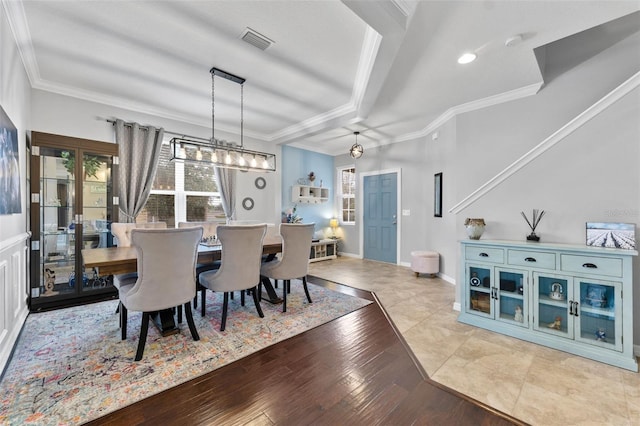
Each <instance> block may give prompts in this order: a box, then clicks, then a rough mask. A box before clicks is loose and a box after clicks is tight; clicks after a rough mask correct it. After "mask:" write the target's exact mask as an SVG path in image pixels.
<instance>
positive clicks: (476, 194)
mask: <svg viewBox="0 0 640 426" xmlns="http://www.w3.org/2000/svg"><path fill="white" fill-rule="evenodd" d="M638 86H640V72H637V73H636V74H634V75H633V76H632V77H630V78H629V79H628V80H626V81H625V82H624V83H622V84H621V85H619V86H618V87H616V88H615V89H613V90H612V91H611V92H609V93H608V94H607V95H605V96H604V97H602V98H601V99H600V100H598V101H597V102H596V103H594V104H593V105H591V106H590V107H589V108H587V109H586V110H584V111H583V112H582V113H580V114H579V115H578V116H576V117H575V118H573V119H572V120H571V121H569V122H568V123H567V124H565V125H564V126H562V127H561V128H560V129H558V130H557V131H555V132H554V133H553V134H552V135H551V136H549V137H548V138H546V139H545V140H543V141H542V142H540V143H539V144H538V145H536V146H535V147H534V148H532V149H531V150H529V151H528V152H527V153H525V154H524V155H523V156H521V157H520V158H518V159H517V160H516V161H514V162H513V163H512V164H510V165H509V166H507V167H506V168H505V169H504V170H502V171H501V172H500V173H498V174H497V175H495V176H494V177H492V178H491V179H489V180H488V181H487V182H486V183H484V184H483V185H482V186H480V187H479V188H478V189H476V190H475V191H473V192H472V193H471V194H469V195H468V196H467V197H465V198H464V199H463V200H462V201H460V202H459V203H458V204H456V205H455V206H453V207H452V208H451V209H449V213H454V214H457V213H460V212H461V211H462V210H464V209H466V208H467V207H469V206H470V205H471V204H473V203H474V202H476V201H477V200H479V199H480V198H482V197H483V196H485V195H486V194H487V193H488V192H490V191H491V190H493V189H494V188H495V187H497V186H498V185H500V184H501V183H502V182H504V181H505V180H507V179H508V178H509V177H511V176H512V175H514V174H515V173H517V172H518V170H520V169H522V168H523V167H525V166H526V165H527V164H529V163H531V162H532V161H533V160H535V159H536V158H538V157H539V156H540V155H542V154H543V153H544V152H545V151H547V150H548V149H549V148H552V147H553V146H554V145H556V144H557V143H559V142H560V141H562V140H564V139H565V138H566V137H567V136H569V135H570V134H571V133H573V132H574V131H576V130H577V129H579V128H580V127H582V126H583V125H584V124H586V123H587V122H589V121H590V120H592V119H593V118H594V117H596V116H597V115H598V114H600V113H601V112H602V111H604V110H606V109H607V108H609V107H610V106H611V105H612V104H614V103H615V102H617V101H618V100H619V99H621V98H622V97H623V96H625V95H626V94H628V93H629V92H631V91H632V90H634V89H635V88H637V87H638Z"/></svg>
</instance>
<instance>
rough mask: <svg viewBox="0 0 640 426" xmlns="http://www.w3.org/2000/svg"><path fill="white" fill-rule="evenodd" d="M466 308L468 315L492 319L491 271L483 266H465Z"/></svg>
mask: <svg viewBox="0 0 640 426" xmlns="http://www.w3.org/2000/svg"><path fill="white" fill-rule="evenodd" d="M466 278H467V283H468V285H467V288H468V289H469V290H468V291H469V293H468V294H467V306H465V309H466V311H467V312H469V313H473V314H476V315H482V316H489V317H492V318H493V311H492V307H491V305H492V303H491V302H492V300H493V294H494V292H493V289H492V281H493V280H492V278H491V269H489V268H487V267H484V266H475V265H467V277H466Z"/></svg>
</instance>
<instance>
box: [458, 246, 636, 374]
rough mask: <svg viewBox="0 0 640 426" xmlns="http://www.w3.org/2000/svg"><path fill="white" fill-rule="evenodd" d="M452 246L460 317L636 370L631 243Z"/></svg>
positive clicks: (473, 323) (469, 321)
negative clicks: (456, 254) (457, 258)
mask: <svg viewBox="0 0 640 426" xmlns="http://www.w3.org/2000/svg"><path fill="white" fill-rule="evenodd" d="M460 247H461V262H460V264H461V267H462V270H461V271H460V277H461V279H462V283H461V285H460V286H459V288H460V291H461V294H460V304H461V309H460V315H459V317H458V320H459V321H460V322H463V323H465V324H470V325H474V326H478V327H482V328H485V329H487V330H492V331H495V332H498V333H502V334H506V335H509V336H512V337H516V338H519V339H523V340H527V341H529V342H533V343H538V344H541V345H544V346H548V347H551V348H555V349H559V350H562V351H566V352H569V353H573V354H576V355H580V356H584V357H586V358H591V359H594V360H597V361H601V362H605V363H607V364H611V365H615V366H618V367H621V368H626V369H628V370H632V371H638V363H637V361H636V357H635V356H634V354H633V268H632V260H633V256H637V254H638V253H637V252H636V251H635V250H621V249H610V248H601V247H587V246H578V245H569V244H541V243H535V242H531V243H528V242H516V241H492V240H465V241H462V242H461V244H460Z"/></svg>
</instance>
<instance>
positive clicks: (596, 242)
mask: <svg viewBox="0 0 640 426" xmlns="http://www.w3.org/2000/svg"><path fill="white" fill-rule="evenodd" d="M587 245H588V246H592V247H609V248H619V249H626V250H635V249H636V224H635V223H610V222H587Z"/></svg>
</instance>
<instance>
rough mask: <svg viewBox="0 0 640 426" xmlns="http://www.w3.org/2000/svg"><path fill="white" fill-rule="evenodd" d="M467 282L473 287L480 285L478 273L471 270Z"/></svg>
mask: <svg viewBox="0 0 640 426" xmlns="http://www.w3.org/2000/svg"><path fill="white" fill-rule="evenodd" d="M469 284H471V285H472V286H474V287H479V286H480V278H478V273H477V272H472V273H471V279H470V280H469Z"/></svg>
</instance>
